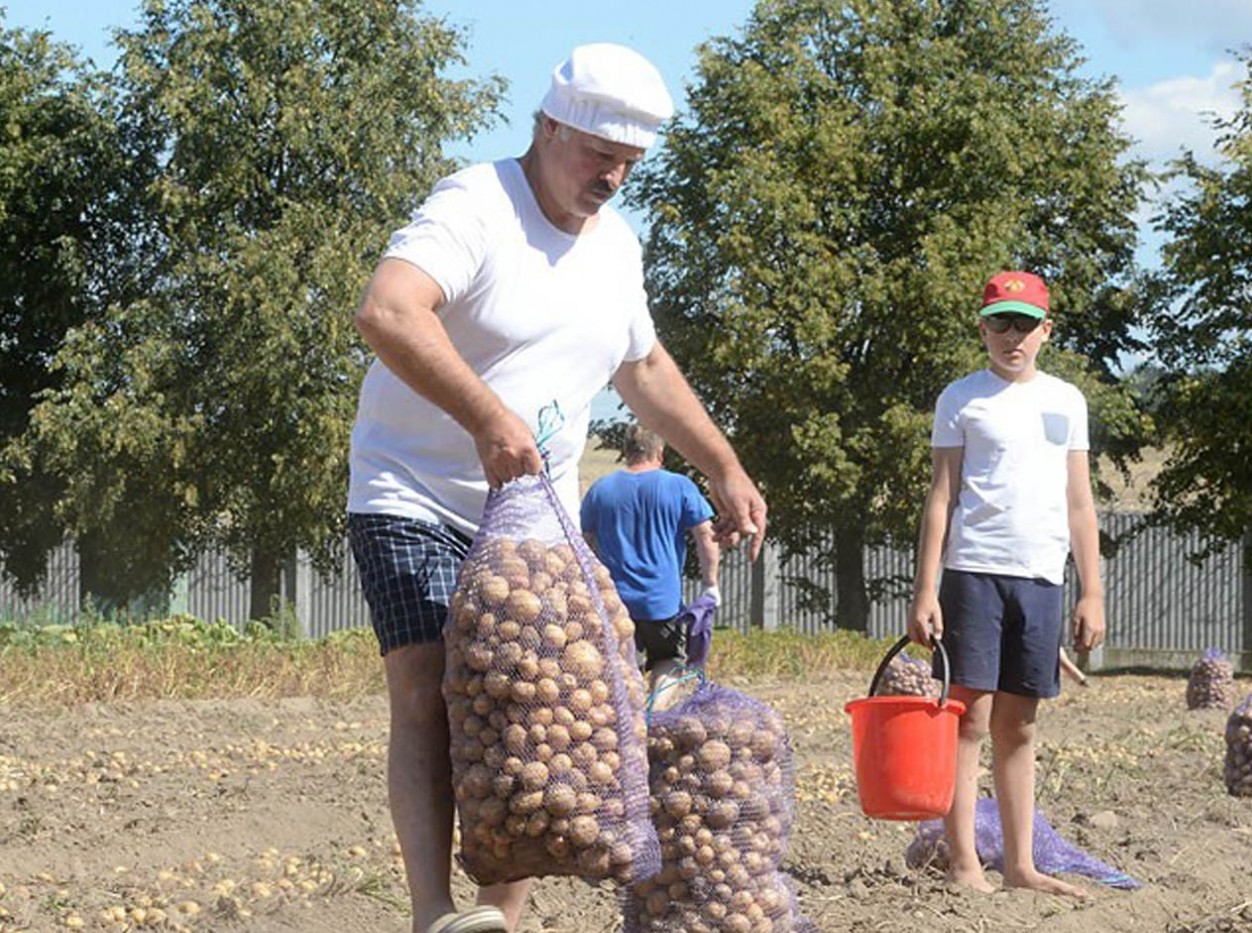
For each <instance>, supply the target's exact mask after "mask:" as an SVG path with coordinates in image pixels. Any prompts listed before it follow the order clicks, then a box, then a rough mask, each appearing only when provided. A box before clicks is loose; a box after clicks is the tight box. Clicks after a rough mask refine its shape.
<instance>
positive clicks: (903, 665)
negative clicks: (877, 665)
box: [878, 654, 939, 697]
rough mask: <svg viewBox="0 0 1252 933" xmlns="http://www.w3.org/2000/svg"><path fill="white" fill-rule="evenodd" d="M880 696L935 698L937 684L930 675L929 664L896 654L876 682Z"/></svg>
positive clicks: (937, 690) (918, 659)
mask: <svg viewBox="0 0 1252 933" xmlns="http://www.w3.org/2000/svg"><path fill="white" fill-rule="evenodd" d="M878 694H879V695H880V696H918V697H937V696H938V695H939V682H938V681H937V680H935V678H934V677H933V676H932V675H931V671H930V662H929V661H923V660H922V659H921V658H909V657H905V656H904V655H902V654H897V655H896V656H895V657H894V658H892V659H891V663H890V664H888V665H887V669H886V670H885V671H883V675H882V678H881V679H880V680H879V682H878Z"/></svg>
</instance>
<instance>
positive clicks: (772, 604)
mask: <svg viewBox="0 0 1252 933" xmlns="http://www.w3.org/2000/svg"><path fill="white" fill-rule="evenodd" d="M781 582H782V581H781V578H780V576H779V561H778V546H777V545H776V544H774V542H773V541H766V542H765V544H764V545H762V547H761V553H760V555H759V556H758V557H757V559H756V561H755V562H754V563H753V564H752V594H751V606H752V620H751V621H752V624H753V625H759V626H761V628H763V629H764V630H765V631H767V632H774V631H777V630H778V625H779V622H780V618H779V617H780V616H781V615H782V612H781V609H782V605H781V603H782V600H781V595H782V594H781V592H780V589H781Z"/></svg>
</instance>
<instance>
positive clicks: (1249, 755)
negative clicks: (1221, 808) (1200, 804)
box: [1223, 694, 1252, 797]
mask: <svg viewBox="0 0 1252 933" xmlns="http://www.w3.org/2000/svg"><path fill="white" fill-rule="evenodd" d="M1223 773H1224V775H1225V778H1226V790H1227V791H1228V792H1229V793H1230V795H1231V796H1232V797H1252V694H1249V695H1248V696H1247V698H1246V699H1244V701H1243V702H1242V703H1240V704H1239V705H1238V706H1236V707H1235V708H1234V710H1233V711H1231V714H1230V716H1229V717H1227V719H1226V761H1225V764H1224V767H1223Z"/></svg>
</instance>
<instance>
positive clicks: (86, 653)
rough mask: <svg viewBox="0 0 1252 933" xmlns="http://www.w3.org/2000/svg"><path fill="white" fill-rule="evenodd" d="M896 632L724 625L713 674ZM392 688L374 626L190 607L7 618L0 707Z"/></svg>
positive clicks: (724, 675) (737, 676)
mask: <svg viewBox="0 0 1252 933" xmlns="http://www.w3.org/2000/svg"><path fill="white" fill-rule="evenodd" d="M889 645H890V643H889V642H887V641H875V640H871V639H868V638H866V637H865V636H863V635H859V634H856V633H852V632H830V633H824V634H819V635H802V634H800V633H798V632H794V631H785V630H784V631H779V632H762V631H753V632H751V633H749V634H741V633H738V632H734V631H729V630H719V631H718V632H717V633H716V635H715V636H714V639H713V647H712V651H711V652H710V658H709V665H708V673H709V677H710V678H711V679H714V680H723V681H730V680H762V679H771V680H791V679H799V678H807V677H813V676H821V675H823V674H829V673H832V672H834V671H839V670H866V671H872V670H873V669H874V667H875V666H876V665H877V663H878V661H879V660H880V659H881V658H882V656H883V654H884V653H885V652H886V650H887V648H888V647H889ZM384 689H385V682H384V678H383V666H382V663H381V661H380V659H379V655H378V644H377V642H376V641H375V640H374V634H373V632H371V631H370V630H368V629H352V630H349V631H344V632H337V633H335V634H333V635H329V636H327V637H325V638H319V639H313V640H304V639H299V638H293V637H291V636H290V635H288V634H284V632H283V630H282V626H277V627H273V628H271V627H267V626H264V625H250V626H249V627H248V628H247V629H246V630H245V631H244V632H242V633H241V632H238V631H236V630H235V629H234V628H232V627H231V626H230V625H227V624H226V623H224V622H216V623H208V622H202V621H199V620H197V619H193V618H190V617H176V618H173V619H166V620H162V621H155V622H143V623H132V624H128V625H121V624H116V623H110V622H90V623H85V624H79V625H76V626H70V625H45V626H38V627H30V626H18V625H16V624H14V623H0V706H4V705H10V706H19V705H20V706H33V707H61V708H68V707H72V706H75V705H79V704H82V703H91V702H96V703H108V702H113V701H119V700H154V699H175V700H200V699H224V698H231V697H257V698H265V699H275V698H280V697H293V696H312V697H320V698H325V699H345V698H350V697H354V696H362V695H367V694H374V693H381V692H383V691H384Z"/></svg>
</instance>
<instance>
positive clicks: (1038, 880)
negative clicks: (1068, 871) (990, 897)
mask: <svg viewBox="0 0 1252 933" xmlns="http://www.w3.org/2000/svg"><path fill="white" fill-rule="evenodd" d="M1004 886H1005V887H1006V888H1025V889H1026V890H1029V891H1041V892H1043V893H1044V894H1061V895H1064V896H1065V897H1086V896H1087V892H1086V891H1084V890H1083V889H1082V888H1080V887H1078V885H1076V884H1070V883H1069V882H1068V881H1062V880H1061V879H1060V878H1054V877H1052V876H1051V875H1045V874H1044V873H1043V872H1041V871H1030V872H1024V873H1022V874H1016V873H1014V874H1009V873H1008V872H1005V875H1004Z"/></svg>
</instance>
